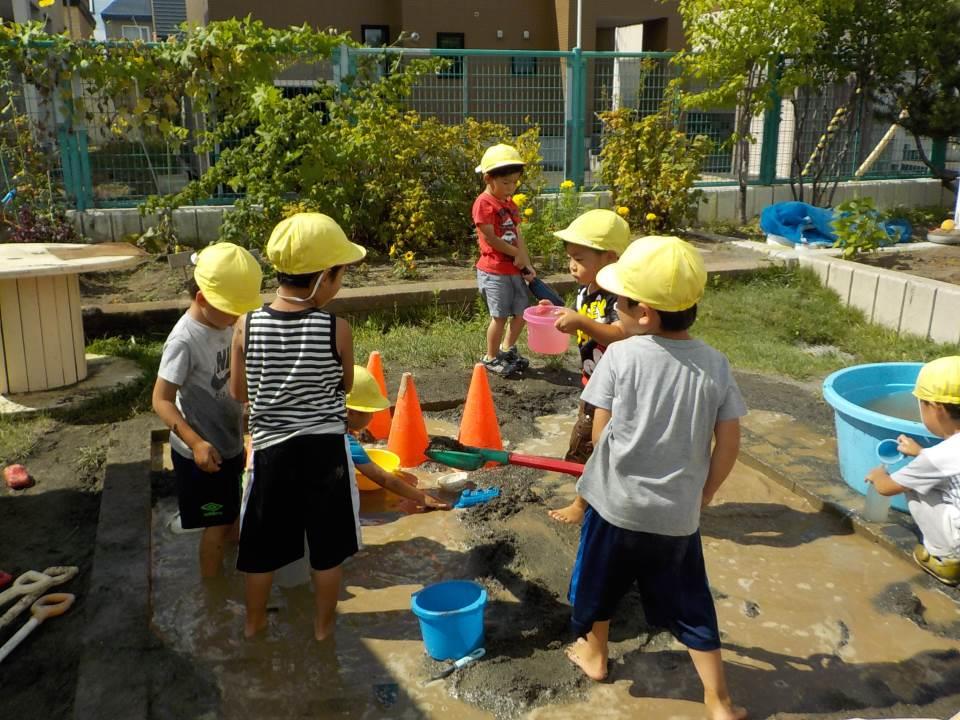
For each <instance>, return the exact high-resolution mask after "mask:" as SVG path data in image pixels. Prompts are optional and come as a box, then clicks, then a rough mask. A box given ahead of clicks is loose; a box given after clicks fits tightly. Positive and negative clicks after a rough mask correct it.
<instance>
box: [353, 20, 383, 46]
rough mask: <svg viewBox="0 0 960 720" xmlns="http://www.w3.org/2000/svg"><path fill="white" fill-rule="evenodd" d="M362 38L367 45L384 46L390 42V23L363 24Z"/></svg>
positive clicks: (361, 28) (361, 29)
mask: <svg viewBox="0 0 960 720" xmlns="http://www.w3.org/2000/svg"><path fill="white" fill-rule="evenodd" d="M360 39H361V41H362V42H363V44H364V45H366V46H367V47H384V46H385V45H389V44H390V26H389V25H361V26H360Z"/></svg>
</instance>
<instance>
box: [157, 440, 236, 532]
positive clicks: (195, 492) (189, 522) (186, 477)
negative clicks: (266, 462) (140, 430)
mask: <svg viewBox="0 0 960 720" xmlns="http://www.w3.org/2000/svg"><path fill="white" fill-rule="evenodd" d="M170 455H171V457H172V459H173V472H174V474H175V475H176V478H177V504H178V505H179V508H180V525H181V526H182V527H183V528H184V529H186V530H189V529H191V528H206V527H217V526H220V525H231V524H232V523H233V521H234V520H236V519H237V515H239V514H240V483H241V480H242V478H243V462H244V457H243V453H240V454H239V455H237V456H235V457H232V458H224V460H223V462H221V463H220V469H219V470H217V471H216V472H212V473H208V472H206V471H205V470H201V469H200V468H199V467H198V466H197V464H196V463H195V462H194V461H193V459H192V458H185V457H183V456H182V455H181V454H180V453H178V452H177V451H176V450H174V451H173V452H171V453H170Z"/></svg>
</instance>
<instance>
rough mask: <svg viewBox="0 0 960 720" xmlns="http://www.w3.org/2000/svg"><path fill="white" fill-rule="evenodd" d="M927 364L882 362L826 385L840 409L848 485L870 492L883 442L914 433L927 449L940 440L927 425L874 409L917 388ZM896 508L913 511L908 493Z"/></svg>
mask: <svg viewBox="0 0 960 720" xmlns="http://www.w3.org/2000/svg"><path fill="white" fill-rule="evenodd" d="M922 366H923V364H922V363H877V364H873V365H856V366H854V367H849V368H844V369H843V370H838V371H837V372H835V373H833V374H832V375H830V376H829V377H827V379H826V380H824V381H823V398H824V400H826V401H827V404H829V405H830V406H831V407H832V408H833V410H834V419H835V421H836V426H837V454H838V456H839V461H840V474H841V476H842V477H843V480H844V482H846V483H847V485H849V486H850V487H852V488H853V489H854V490H856V491H857V492H859V493H860V494H862V495H865V494H866V492H867V483H866V481H865V480H864V478H865V477H866V475H867V473H868V472H869V471H870V470H871V469H872V468H874V467H876V466H877V465H879V464H880V463H879V462H878V460H877V445H878V444H879V443H880V441H881V440H887V439H890V438H896V437H897V436H898V435H901V434H903V435H909V436H910V437H912V438H914V439H915V440H916V441H917V442H918V443H920V444H921V445H923V446H925V447H930V446H932V445H935V444H936V443H938V442H940V438H938V437H936V436H934V435H931V434H930V432H929V431H928V430H927V429H926V428H925V427H924V426H923V423H921V422H915V421H913V420H906V419H903V418H901V417H895V416H893V415H885V414H883V413H881V412H877V411H876V410H872V409H870V408H871V406H876V405H877V404H882V402H883V401H884V400H885V399H889V398H891V397H897V396H904V395H905V394H906V393H909V392H910V391H911V390H913V386H914V384H915V383H916V380H917V374H918V373H919V372H920V368H921V367H922ZM892 507H894V508H896V509H897V510H900V511H902V512H906V511H907V506H906V502H905V500H904V497H903V495H898V496H897V497H895V498H894V499H893V504H892Z"/></svg>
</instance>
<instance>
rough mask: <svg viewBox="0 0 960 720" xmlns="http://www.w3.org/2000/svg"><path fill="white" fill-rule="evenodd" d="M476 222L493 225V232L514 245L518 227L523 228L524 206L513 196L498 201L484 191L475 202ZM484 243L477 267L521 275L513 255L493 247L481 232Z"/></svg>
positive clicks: (500, 273) (474, 221)
mask: <svg viewBox="0 0 960 720" xmlns="http://www.w3.org/2000/svg"><path fill="white" fill-rule="evenodd" d="M473 224H474V225H493V234H494V235H496V236H497V237H498V238H500V239H501V240H503V241H504V242H507V243H510V244H511V245H516V244H517V228H519V227H520V208H518V207H517V205H516V203H515V202H513V198H508V199H506V200H502V201H501V200H497V199H496V198H495V197H494V196H493V195H491V194H490V193H488V192H482V193H480V195H479V196H478V197H477V199H476V200H475V201H474V203H473ZM477 242H478V243H479V244H480V259H479V260H478V261H477V269H478V270H483V271H484V272H488V273H493V274H494V275H519V274H520V268H518V267H517V266H516V265H514V264H513V258H512V257H510V256H509V255H504V254H503V253H502V252H500V251H499V250H495V249H493V248H492V247H490V243H488V242H487V239H486V237H484V235H483V233H482V232H480V231H479V230H478V231H477Z"/></svg>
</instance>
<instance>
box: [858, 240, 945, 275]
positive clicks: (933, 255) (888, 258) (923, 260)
mask: <svg viewBox="0 0 960 720" xmlns="http://www.w3.org/2000/svg"><path fill="white" fill-rule="evenodd" d="M858 262H860V263H862V264H864V265H871V266H873V267H880V268H885V269H887V270H897V271H899V272H904V273H907V274H909V275H917V276H918V277H923V278H928V279H929V280H940V281H941V282H948V283H953V284H954V285H960V246H953V245H944V246H943V247H938V248H933V249H930V250H922V251H909V250H908V251H905V252H896V253H883V254H880V255H865V256H864V257H862V258H859V259H858Z"/></svg>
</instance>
